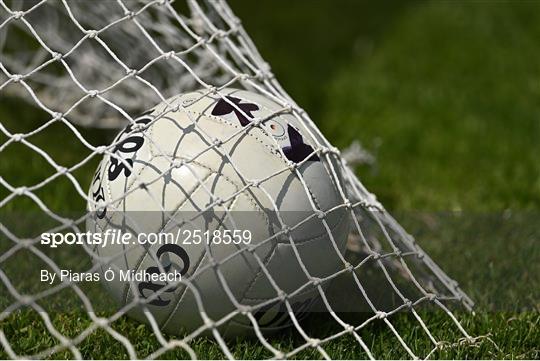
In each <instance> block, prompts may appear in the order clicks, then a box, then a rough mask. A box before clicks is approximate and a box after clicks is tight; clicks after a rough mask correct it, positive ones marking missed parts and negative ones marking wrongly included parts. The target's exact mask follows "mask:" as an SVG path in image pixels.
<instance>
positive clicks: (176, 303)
mask: <svg viewBox="0 0 540 361" xmlns="http://www.w3.org/2000/svg"><path fill="white" fill-rule="evenodd" d="M205 257H206V250H205V251H204V252H202V253H201V256H200V257H199V259H198V260H197V263H196V267H195V270H193V274H195V273H196V272H197V271H198V270H199V268H201V266H202V265H203V261H204V258H205ZM194 287H195V286H194ZM188 288H189V287H188V285H185V286H184V289H183V290H182V292H180V293H179V294H178V297H175V298H174V299H172V300H171V303H172V304H173V306H174V307H173V309H172V310H171V312H169V314H168V315H167V317H166V318H165V320H164V321H163V323H162V324H161V325H159V329H160V331H163V329H164V328H165V327H167V324H168V323H169V321H170V320H171V319H172V317H173V316H174V315H175V314H176V311H178V308H179V307H180V304H181V303H182V300H183V299H184V296H185V295H186V292H187V290H188Z"/></svg>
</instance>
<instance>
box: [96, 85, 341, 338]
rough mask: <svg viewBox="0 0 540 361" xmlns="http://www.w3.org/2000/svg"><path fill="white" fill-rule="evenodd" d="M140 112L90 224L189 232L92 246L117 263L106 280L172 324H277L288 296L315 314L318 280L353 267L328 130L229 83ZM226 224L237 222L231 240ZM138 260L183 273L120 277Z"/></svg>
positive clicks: (134, 312) (111, 162) (123, 136)
mask: <svg viewBox="0 0 540 361" xmlns="http://www.w3.org/2000/svg"><path fill="white" fill-rule="evenodd" d="M136 123H137V124H136V125H133V124H132V125H130V126H129V127H128V128H126V129H125V130H124V131H122V132H121V133H120V134H119V135H118V137H117V138H116V142H118V143H117V145H116V146H115V147H114V148H113V149H111V152H112V154H109V155H106V156H105V157H104V159H103V160H102V162H101V164H100V166H99V168H98V171H97V173H96V175H95V177H94V180H93V182H92V186H91V189H90V192H89V198H90V201H89V203H88V209H89V211H90V212H91V218H90V219H89V220H88V222H87V227H88V230H89V231H93V232H101V233H103V232H106V231H107V230H121V231H122V232H128V233H130V234H132V235H134V237H137V236H138V235H140V234H150V233H152V232H153V233H156V234H159V233H162V234H165V233H168V234H175V235H178V234H180V237H179V238H177V239H175V242H174V243H173V244H169V243H168V244H152V245H150V244H144V245H141V244H132V245H125V244H122V245H121V244H109V245H107V246H105V247H102V246H96V247H95V254H96V255H97V256H98V257H97V258H96V260H97V261H96V262H99V263H100V270H101V272H102V274H103V273H104V272H105V271H106V270H108V269H112V270H113V271H114V272H115V274H116V277H115V279H114V280H112V281H105V282H104V284H105V287H106V289H107V290H108V292H109V293H110V294H111V295H112V297H114V299H115V300H116V301H117V302H118V303H119V304H120V305H122V306H124V305H129V304H130V305H132V306H133V307H130V311H129V315H131V316H132V317H135V318H136V319H139V320H141V321H143V322H148V316H149V315H148V314H146V315H145V313H149V314H151V316H152V317H153V318H154V319H155V320H156V322H157V324H158V325H159V327H160V328H161V330H163V331H164V332H167V333H173V334H181V333H184V332H190V331H193V330H196V329H197V328H199V327H201V326H203V325H206V327H208V329H211V328H212V327H217V328H218V329H219V331H220V333H221V334H222V335H225V336H229V337H230V336H235V335H239V334H246V333H248V332H249V331H250V330H252V329H253V324H252V322H251V321H250V319H249V318H248V317H246V316H245V314H246V313H245V312H251V313H252V314H253V316H254V319H255V320H256V322H257V324H258V327H259V328H260V329H261V330H262V331H265V332H270V331H274V330H278V329H280V328H282V327H285V326H287V325H289V324H290V319H289V317H288V316H287V314H286V313H284V311H285V312H286V310H287V309H286V307H285V304H284V303H283V301H282V299H283V296H284V295H291V297H290V299H289V301H288V302H290V303H289V304H290V305H291V306H292V307H293V309H294V311H295V314H296V315H297V316H298V318H300V317H301V316H302V315H305V313H306V312H307V311H308V310H309V307H310V306H311V305H312V304H313V302H314V301H315V300H316V299H317V297H318V295H319V290H318V287H321V288H322V289H324V288H325V287H326V286H327V284H328V282H321V283H319V282H317V280H318V279H324V278H325V277H329V276H330V275H332V274H334V273H335V272H336V271H337V270H339V269H341V268H343V261H342V258H341V253H343V252H344V250H345V243H346V239H347V234H348V231H349V222H350V221H349V219H350V210H349V209H347V208H346V207H345V203H346V200H345V199H344V196H343V195H342V193H341V192H340V188H339V185H338V183H339V182H340V180H339V179H336V176H337V177H339V174H337V173H333V172H332V170H331V169H333V168H335V169H336V172H337V167H336V165H337V162H336V163H335V164H334V161H333V160H329V159H331V157H332V155H331V154H330V155H328V154H326V153H324V152H323V151H321V149H323V148H322V147H321V146H320V144H323V143H322V140H321V139H318V138H317V137H318V135H315V134H312V133H311V132H310V131H309V129H307V128H306V126H305V125H304V124H303V123H302V122H301V121H299V120H298V118H297V117H296V116H295V115H294V114H293V113H292V112H291V111H290V110H288V109H286V108H284V107H283V106H282V105H280V104H278V103H277V102H274V101H273V100H270V99H269V98H267V97H264V96H261V95H259V94H256V93H253V92H250V91H245V90H238V89H231V88H227V89H224V90H221V91H220V92H219V94H218V93H215V94H210V95H208V94H207V92H206V91H202V90H201V91H196V92H192V93H187V94H182V95H178V96H176V97H173V98H171V99H168V100H167V101H166V102H164V103H162V104H160V105H158V106H156V107H155V108H153V109H152V110H150V111H149V112H147V113H145V115H143V116H141V117H140V118H138V119H137V120H136ZM333 174H336V176H334V175H333ZM216 230H217V231H218V232H217V233H213V232H214V231H216ZM224 230H230V231H229V232H230V233H229V234H230V235H233V233H234V232H233V231H234V230H239V231H241V232H237V233H234V237H236V236H238V237H237V238H238V239H236V238H234V237H233V239H235V240H237V241H233V242H230V241H229V240H228V239H227V241H229V242H225V239H223V238H226V236H224V234H225V233H224V232H223V231H224ZM206 231H208V233H206V235H209V237H206V238H205V236H204V235H205V233H204V232H206ZM244 231H246V232H245V233H242V232H244ZM216 234H217V236H216ZM197 235H198V236H197ZM248 235H249V237H248ZM248 238H249V240H248ZM201 240H202V241H201ZM141 270H142V271H146V272H147V273H154V274H156V273H166V272H173V271H177V272H179V273H181V274H182V280H181V282H176V283H167V282H145V281H141V282H137V281H132V282H129V281H126V280H121V279H120V277H118V275H119V274H120V271H124V273H125V271H141ZM102 279H103V277H102ZM203 314H204V315H206V316H207V317H208V319H206V317H203V316H202V315H203ZM203 318H204V319H203Z"/></svg>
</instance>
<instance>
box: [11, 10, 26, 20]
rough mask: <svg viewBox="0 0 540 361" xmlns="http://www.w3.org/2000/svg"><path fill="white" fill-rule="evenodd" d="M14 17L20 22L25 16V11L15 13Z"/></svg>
mask: <svg viewBox="0 0 540 361" xmlns="http://www.w3.org/2000/svg"><path fill="white" fill-rule="evenodd" d="M12 16H13V19H15V20H19V19H21V18H22V17H23V16H24V11H14V12H13V15H12Z"/></svg>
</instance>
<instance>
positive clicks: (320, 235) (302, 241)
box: [278, 214, 348, 245]
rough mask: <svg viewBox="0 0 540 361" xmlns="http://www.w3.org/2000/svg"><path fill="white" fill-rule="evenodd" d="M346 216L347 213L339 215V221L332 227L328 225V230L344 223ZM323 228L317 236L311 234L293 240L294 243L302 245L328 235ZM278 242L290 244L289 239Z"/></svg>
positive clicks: (332, 229)
mask: <svg viewBox="0 0 540 361" xmlns="http://www.w3.org/2000/svg"><path fill="white" fill-rule="evenodd" d="M347 217H348V214H347V215H346V216H345V217H340V219H339V221H338V222H337V223H336V224H335V225H334V226H333V227H329V228H330V231H334V230H336V229H337V228H338V227H339V226H341V225H342V224H343V223H344V221H345V220H346V219H347ZM323 227H324V226H323ZM324 230H325V232H324V233H322V234H319V235H317V236H313V237H310V238H308V239H305V240H294V244H295V245H303V244H306V243H310V242H313V241H317V240H319V239H321V238H324V237H329V235H328V231H326V228H324ZM334 238H335V237H334ZM278 244H284V245H290V244H291V243H290V242H289V241H278Z"/></svg>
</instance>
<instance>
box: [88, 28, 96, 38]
mask: <svg viewBox="0 0 540 361" xmlns="http://www.w3.org/2000/svg"><path fill="white" fill-rule="evenodd" d="M86 35H87V36H88V38H89V39H94V38H95V37H96V36H97V35H98V32H97V30H88V31H87V32H86Z"/></svg>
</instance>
